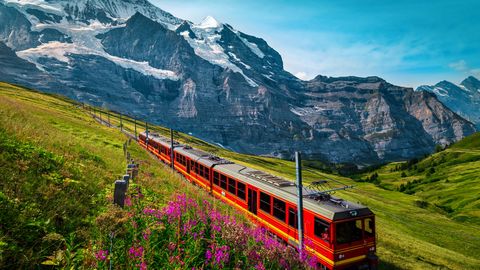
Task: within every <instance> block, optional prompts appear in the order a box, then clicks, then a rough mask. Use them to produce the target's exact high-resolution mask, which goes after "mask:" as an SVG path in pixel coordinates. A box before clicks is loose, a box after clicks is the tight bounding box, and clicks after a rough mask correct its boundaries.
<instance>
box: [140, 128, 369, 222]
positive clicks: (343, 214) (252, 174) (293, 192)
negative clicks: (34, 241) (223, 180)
mask: <svg viewBox="0 0 480 270" xmlns="http://www.w3.org/2000/svg"><path fill="white" fill-rule="evenodd" d="M141 134H142V135H144V136H145V132H142V133H141ZM148 137H149V139H150V140H154V141H156V142H158V143H160V144H162V145H164V146H166V147H168V148H170V139H167V138H166V137H164V136H161V135H158V134H155V133H150V134H149V136H148ZM175 143H176V144H175V145H174V148H175V151H176V152H177V153H179V154H181V155H184V156H186V157H188V158H190V159H191V160H194V161H196V162H199V163H200V164H203V165H205V166H207V167H214V170H215V171H218V172H220V173H224V174H226V175H228V176H231V177H233V178H235V179H237V180H240V181H242V182H245V183H247V184H250V185H252V186H256V187H258V188H259V189H261V190H264V191H266V192H268V193H270V194H272V195H275V196H277V197H279V198H282V199H284V200H287V201H289V202H290V203H292V204H297V202H298V196H297V187H296V185H295V184H294V183H293V182H292V181H290V180H286V179H284V178H281V177H278V176H274V175H271V174H268V173H265V172H262V171H259V170H255V169H252V168H249V167H246V166H243V165H239V164H236V163H233V162H231V161H229V160H226V159H223V158H220V157H217V156H214V155H212V154H210V153H208V152H205V151H202V150H199V149H195V148H192V147H189V146H186V145H182V144H179V143H178V142H175ZM303 197H304V199H303V206H304V208H305V209H308V210H310V211H313V212H315V213H319V214H320V215H322V216H324V217H326V218H328V219H330V220H333V221H337V220H342V219H348V218H353V217H360V216H368V215H372V214H373V213H372V211H371V210H370V209H368V208H367V207H365V206H363V205H359V204H355V203H352V202H349V201H345V200H343V199H340V198H337V197H333V196H330V195H328V194H323V193H321V192H319V191H317V190H312V189H308V188H304V189H303Z"/></svg>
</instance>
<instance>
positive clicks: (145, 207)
mask: <svg viewBox="0 0 480 270" xmlns="http://www.w3.org/2000/svg"><path fill="white" fill-rule="evenodd" d="M129 202H130V203H129V204H128V205H129V206H128V207H127V209H128V210H129V213H130V214H129V216H130V222H129V223H128V224H129V225H128V226H129V232H130V233H129V236H128V237H127V238H125V239H124V240H123V241H122V242H121V243H123V248H124V250H125V251H124V252H121V250H118V251H115V250H114V253H116V254H117V255H116V256H118V258H117V261H126V262H127V263H128V265H130V266H131V267H132V268H134V269H142V270H143V269H147V268H150V269H235V268H236V269H316V264H317V262H316V260H315V259H314V258H312V257H309V256H307V255H304V256H302V257H300V256H299V254H298V252H297V251H296V250H295V249H294V248H291V247H288V246H287V245H285V244H283V243H281V242H279V241H277V240H275V239H274V238H272V237H271V236H270V235H269V234H268V232H267V231H266V230H265V229H263V228H261V227H255V226H250V225H248V224H245V223H244V222H239V221H238V220H237V219H236V218H235V217H233V216H229V215H224V214H222V213H221V212H220V211H219V210H218V209H216V208H215V207H214V206H213V205H212V204H211V203H210V202H208V201H206V200H204V201H201V202H197V201H196V200H193V199H191V198H188V197H187V196H186V195H185V194H180V195H176V196H175V197H174V198H173V200H171V201H170V202H168V203H167V205H165V206H164V207H161V208H155V207H152V204H151V203H149V202H148V200H145V199H144V195H143V194H142V193H141V192H140V190H137V192H136V194H134V195H131V197H129ZM118 245H120V244H118ZM118 248H120V249H121V247H120V246H119V247H118ZM125 253H127V254H128V255H127V256H126V257H122V256H124V255H122V254H125ZM304 254H306V253H304Z"/></svg>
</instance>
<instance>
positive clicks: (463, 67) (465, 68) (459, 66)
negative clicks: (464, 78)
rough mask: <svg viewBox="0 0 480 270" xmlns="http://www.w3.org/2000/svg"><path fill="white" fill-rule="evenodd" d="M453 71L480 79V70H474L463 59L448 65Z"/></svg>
mask: <svg viewBox="0 0 480 270" xmlns="http://www.w3.org/2000/svg"><path fill="white" fill-rule="evenodd" d="M448 66H449V67H451V68H452V69H454V70H456V71H459V72H461V73H463V74H465V75H473V76H476V77H480V68H472V67H470V66H469V65H468V63H467V61H465V60H463V59H461V60H459V61H457V62H453V63H450V64H449V65H448Z"/></svg>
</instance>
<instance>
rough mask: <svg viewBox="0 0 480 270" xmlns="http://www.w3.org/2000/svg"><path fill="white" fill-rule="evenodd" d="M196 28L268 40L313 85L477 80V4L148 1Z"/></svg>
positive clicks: (473, 0) (436, 0) (437, 0)
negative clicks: (217, 26) (211, 21)
mask: <svg viewBox="0 0 480 270" xmlns="http://www.w3.org/2000/svg"><path fill="white" fill-rule="evenodd" d="M151 2H152V3H154V4H156V5H157V6H159V7H160V8H162V9H164V10H166V11H169V12H171V13H172V14H173V15H175V16H177V17H180V18H182V19H188V20H190V21H193V22H195V23H198V22H200V21H201V20H202V19H203V18H204V17H206V16H207V15H211V16H213V17H215V18H216V19H217V20H218V21H220V22H224V23H229V24H231V25H232V26H233V27H235V28H236V29H238V30H240V31H242V32H245V33H247V34H251V35H255V36H258V37H261V38H263V39H265V40H266V41H267V42H268V43H269V44H270V46H271V47H273V48H274V49H275V50H277V51H279V52H280V54H281V55H282V57H283V60H284V62H285V69H286V70H288V71H290V72H291V73H293V74H296V75H298V76H299V77H302V78H305V79H310V78H313V77H315V76H316V75H318V74H322V75H327V76H343V75H356V76H369V75H376V76H380V77H383V78H385V79H386V80H388V81H389V82H392V83H395V84H398V85H403V86H411V87H415V86H418V85H420V84H434V83H436V82H438V81H441V80H444V79H445V80H450V81H452V82H455V83H459V82H460V81H461V80H462V79H464V78H465V77H466V76H469V75H475V76H477V78H479V79H480V49H479V48H480V1H479V0H465V1H454V0H450V1H447V0H424V1H422V0H416V1H412V0H406V1H401V0H397V1H388V0H376V1H373V0H298V1H287V0H221V1H218V0H151Z"/></svg>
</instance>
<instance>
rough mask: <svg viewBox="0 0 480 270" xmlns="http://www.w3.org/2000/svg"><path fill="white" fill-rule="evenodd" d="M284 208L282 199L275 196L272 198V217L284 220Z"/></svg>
mask: <svg viewBox="0 0 480 270" xmlns="http://www.w3.org/2000/svg"><path fill="white" fill-rule="evenodd" d="M285 209H286V205H285V202H284V201H282V200H279V199H277V198H273V216H274V217H276V218H278V219H279V220H281V221H283V222H285V219H286V214H285V211H286V210H285Z"/></svg>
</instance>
